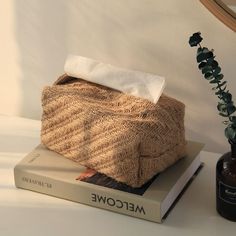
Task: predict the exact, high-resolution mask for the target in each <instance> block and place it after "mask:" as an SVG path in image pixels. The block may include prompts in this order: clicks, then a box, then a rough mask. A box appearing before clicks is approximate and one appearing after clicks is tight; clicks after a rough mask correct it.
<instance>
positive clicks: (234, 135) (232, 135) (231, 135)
mask: <svg viewBox="0 0 236 236" xmlns="http://www.w3.org/2000/svg"><path fill="white" fill-rule="evenodd" d="M225 136H226V137H227V138H228V139H229V140H232V141H233V140H235V139H236V129H235V128H234V127H232V125H228V126H227V127H226V128H225Z"/></svg>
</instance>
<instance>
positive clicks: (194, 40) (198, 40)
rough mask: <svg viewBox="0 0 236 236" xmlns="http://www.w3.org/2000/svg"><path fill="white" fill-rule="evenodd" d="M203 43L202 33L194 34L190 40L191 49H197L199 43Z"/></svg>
mask: <svg viewBox="0 0 236 236" xmlns="http://www.w3.org/2000/svg"><path fill="white" fill-rule="evenodd" d="M201 41H202V37H201V33H200V32H197V33H194V34H193V35H192V36H191V37H190V38H189V41H188V43H189V45H190V46H191V47H195V46H197V45H198V44H199V43H201Z"/></svg>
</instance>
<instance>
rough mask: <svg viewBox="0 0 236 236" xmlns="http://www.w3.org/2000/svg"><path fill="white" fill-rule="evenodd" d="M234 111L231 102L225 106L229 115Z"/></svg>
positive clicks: (235, 109) (234, 108) (235, 108)
mask: <svg viewBox="0 0 236 236" xmlns="http://www.w3.org/2000/svg"><path fill="white" fill-rule="evenodd" d="M235 111H236V107H235V106H234V105H233V104H231V105H229V106H227V112H228V114H229V115H231V114H233V113H234V112H235Z"/></svg>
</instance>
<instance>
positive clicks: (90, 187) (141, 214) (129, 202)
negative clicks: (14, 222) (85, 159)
mask: <svg viewBox="0 0 236 236" xmlns="http://www.w3.org/2000/svg"><path fill="white" fill-rule="evenodd" d="M202 148H203V144H201V143H196V142H191V141H189V142H188V144H187V155H186V157H184V158H182V159H181V160H179V161H178V162H177V163H176V164H174V165H172V166H171V167H169V168H168V169H167V170H165V171H163V172H162V173H160V174H158V175H157V176H155V177H153V178H152V179H151V180H150V181H149V182H148V183H146V184H145V185H144V186H142V187H141V188H131V187H129V186H127V185H125V184H122V183H118V182H116V181H115V180H112V179H111V178H109V177H107V176H105V175H103V174H99V173H96V172H95V171H92V170H89V169H86V167H83V166H81V165H79V164H78V163H76V162H74V161H71V160H69V159H66V158H65V157H63V156H62V155H60V154H57V153H55V152H53V151H50V150H48V149H47V148H46V147H44V146H43V145H39V146H37V147H36V148H35V149H34V150H33V151H32V152H31V153H29V154H28V155H27V156H26V157H24V158H23V160H21V161H20V162H19V163H18V164H17V165H16V166H15V168H14V177H15V185H16V187H18V188H23V189H27V190H32V191H36V192H39V193H43V194H48V195H51V196H54V197H58V198H63V199H67V200H71V201H74V202H79V203H83V204H87V205H91V206H94V207H98V208H103V209H106V210H110V211H114V212H118V213H122V214H125V215H130V216H133V217H137V218H141V219H145V220H150V221H154V222H159V223H160V222H162V220H163V218H164V216H165V215H166V214H167V212H168V210H169V209H170V207H171V206H172V205H173V203H174V202H175V200H176V199H177V198H178V196H180V194H181V192H182V191H183V189H184V188H185V186H186V185H187V184H188V183H189V182H190V180H191V179H192V177H193V176H194V174H195V173H196V171H197V170H198V169H199V168H200V166H201V161H200V152H201V149H202Z"/></svg>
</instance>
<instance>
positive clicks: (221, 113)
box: [219, 112, 228, 117]
mask: <svg viewBox="0 0 236 236" xmlns="http://www.w3.org/2000/svg"><path fill="white" fill-rule="evenodd" d="M219 115H220V116H223V117H228V114H227V113H226V112H220V113H219Z"/></svg>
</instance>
